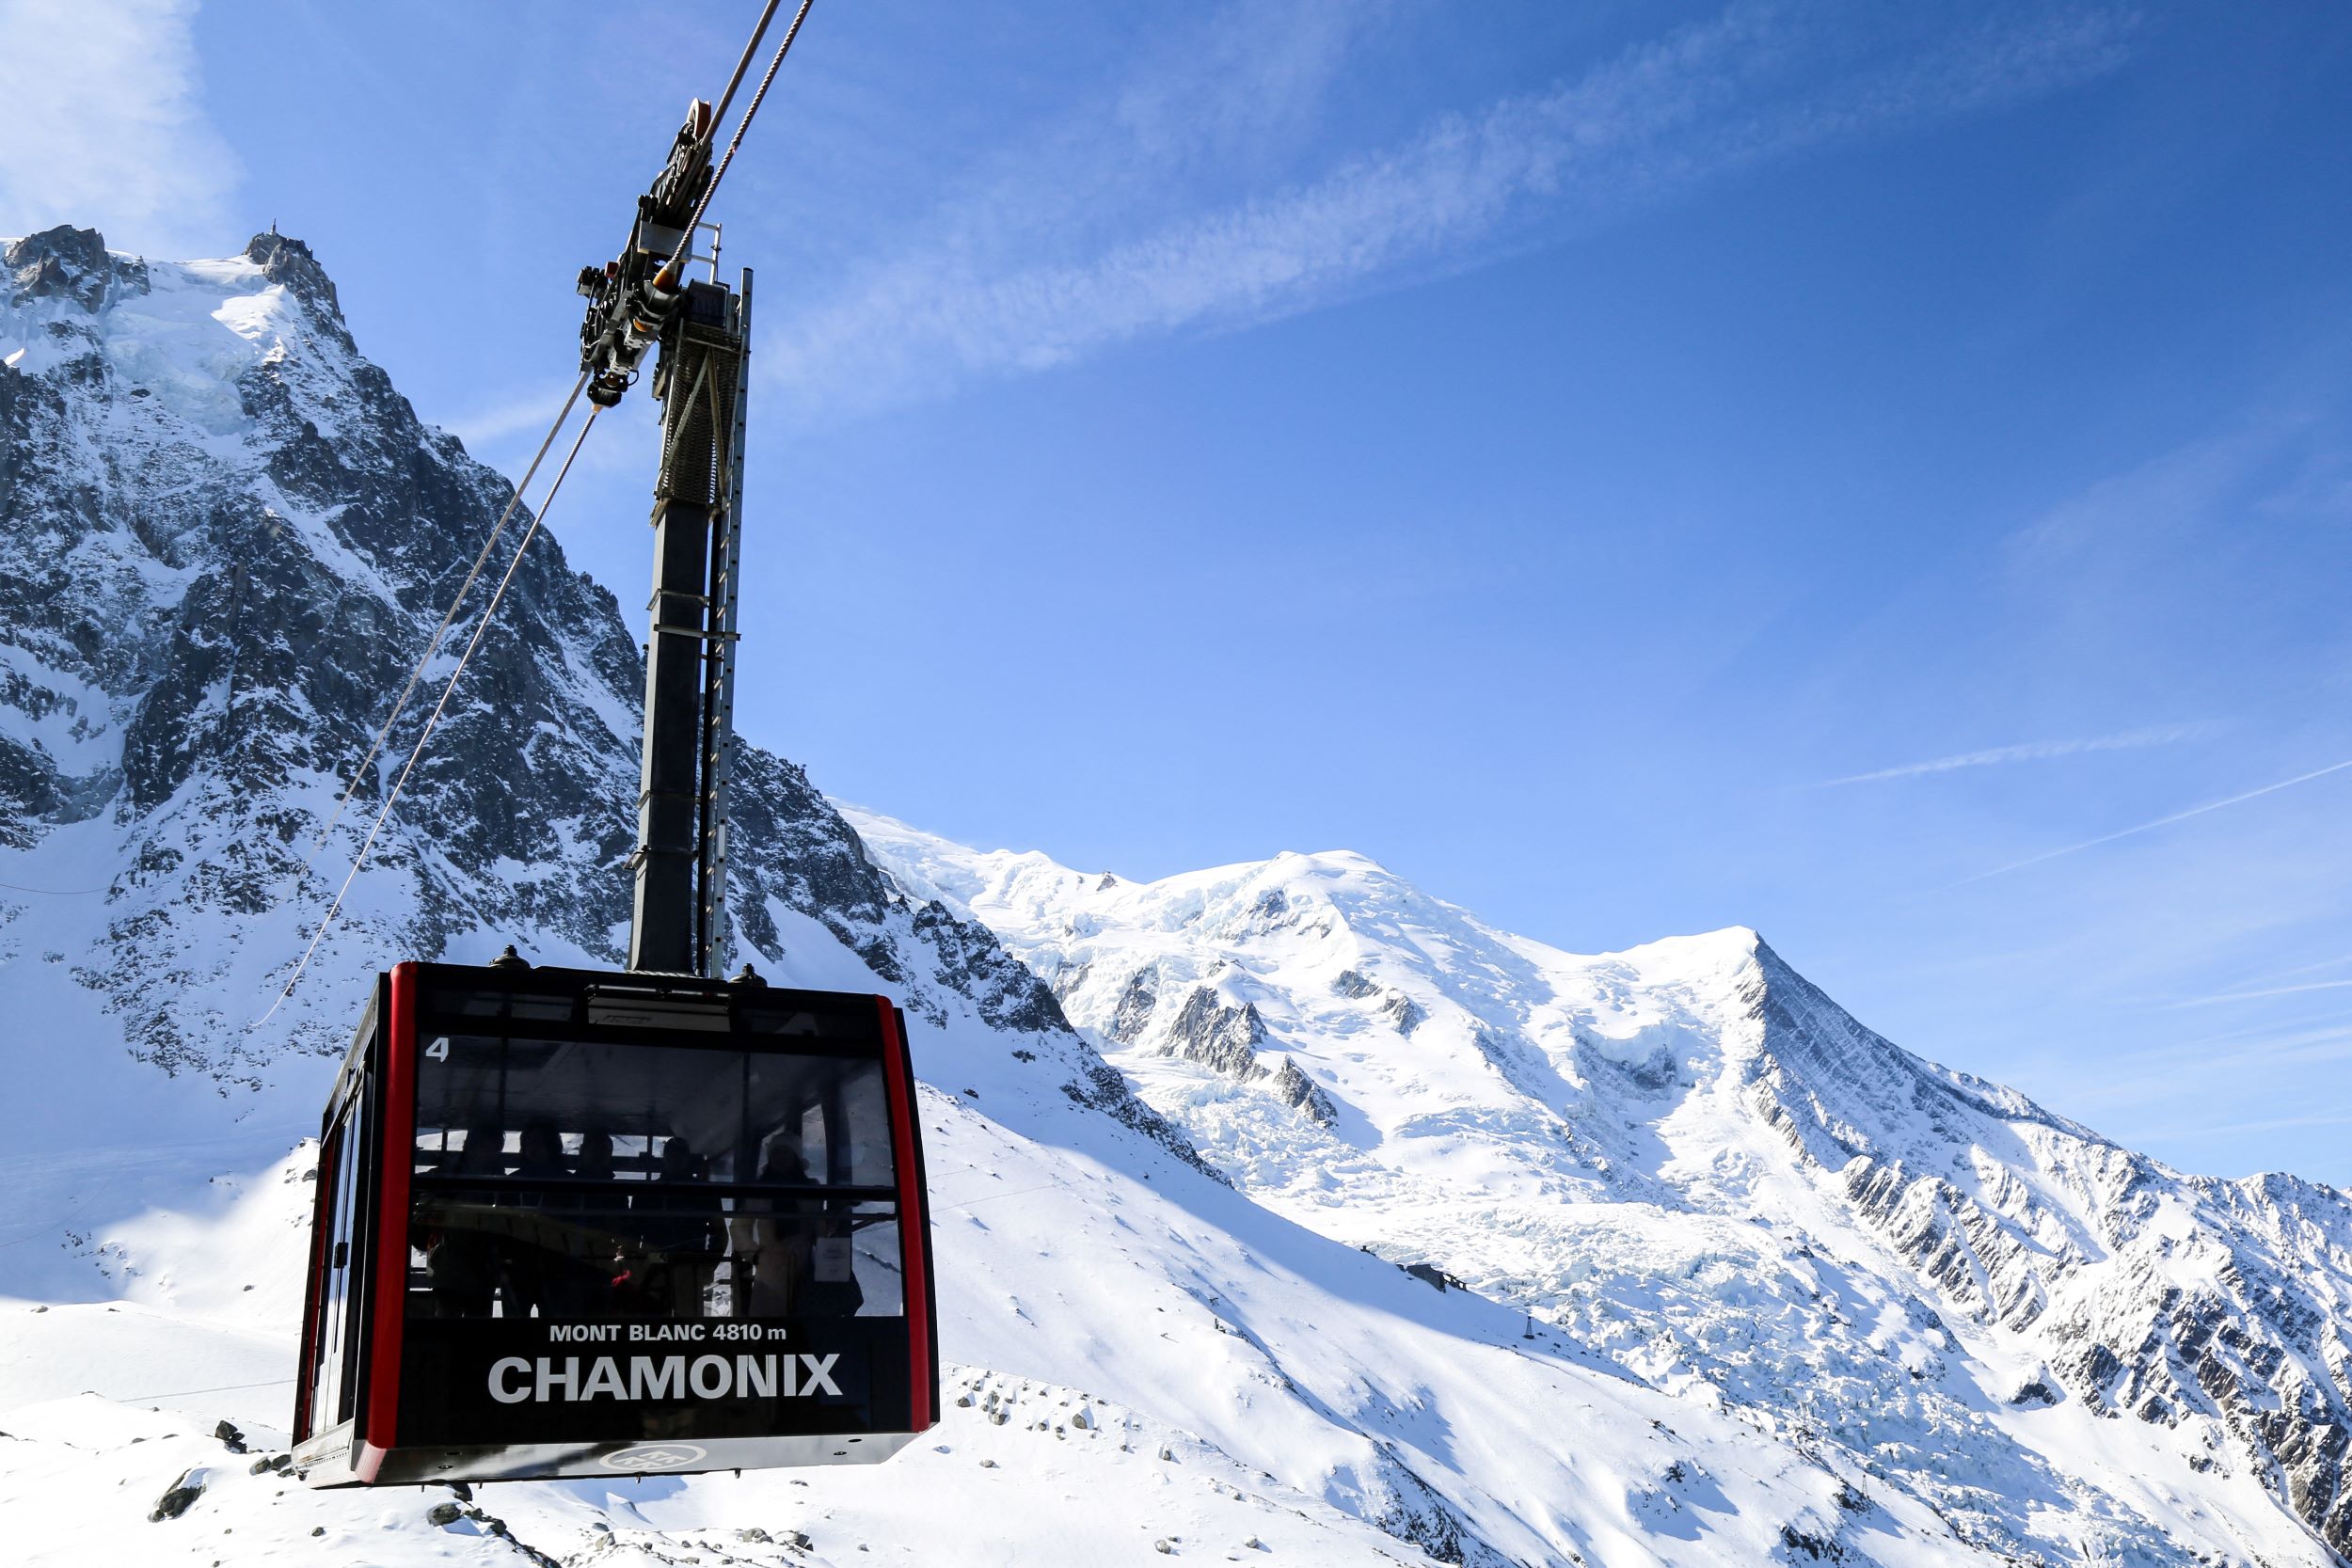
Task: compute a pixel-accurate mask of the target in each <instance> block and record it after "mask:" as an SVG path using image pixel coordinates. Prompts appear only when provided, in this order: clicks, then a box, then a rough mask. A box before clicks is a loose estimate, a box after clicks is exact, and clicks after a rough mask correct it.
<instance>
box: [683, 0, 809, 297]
mask: <svg viewBox="0 0 2352 1568" xmlns="http://www.w3.org/2000/svg"><path fill="white" fill-rule="evenodd" d="M815 3H816V0H801V8H800V9H799V10H797V11H795V12H793V13H792V25H790V26H789V27H787V28H786V29H785V30H784V41H783V42H782V43H779V44H777V45H776V54H775V57H774V58H773V59H771V60H770V61H769V62H768V71H767V74H766V75H764V76H762V77H760V79H759V86H758V87H756V88H755V89H754V90H753V92H752V101H751V102H750V103H746V104H745V105H743V119H742V120H741V121H740V122H739V124H737V126H736V127H735V135H733V136H731V137H729V138H728V140H727V150H726V151H725V152H724V153H723V154H722V155H721V156H720V159H719V166H718V167H717V168H715V169H713V170H711V173H710V183H709V184H707V185H706V186H704V187H703V196H702V199H701V200H700V201H697V202H695V203H694V215H693V216H692V217H691V218H688V219H687V220H686V228H685V230H683V235H682V237H681V238H680V239H679V241H678V243H677V253H676V254H675V255H674V256H672V257H671V258H670V260H669V261H667V262H665V263H664V264H663V266H662V268H661V272H660V276H662V277H678V276H679V275H680V274H681V272H682V271H683V270H684V268H685V265H686V253H687V252H688V251H690V250H691V249H693V248H694V230H695V229H696V228H697V227H698V226H699V225H700V224H701V223H702V220H703V214H705V213H707V212H708V211H709V210H710V198H712V197H714V196H716V195H718V194H719V182H720V181H722V180H724V179H725V178H726V177H727V166H728V165H729V164H731V163H733V162H735V150H736V149H737V148H739V147H740V146H742V145H743V133H744V132H746V131H748V130H750V129H751V128H752V117H753V116H754V115H755V114H757V113H759V103H760V100H761V99H763V98H766V97H767V96H768V86H769V84H770V83H771V82H773V81H774V80H775V79H776V71H777V69H778V68H779V67H781V66H782V65H783V64H784V57H785V55H788V54H790V53H791V52H792V40H794V39H796V38H799V37H800V36H801V24H802V23H803V22H805V21H807V20H808V8H809V7H810V6H812V5H814V4H815ZM775 9H776V6H775V5H774V4H771V5H770V6H769V8H768V10H767V12H763V13H762V14H761V16H760V19H759V26H758V27H757V28H756V29H755V30H754V31H753V33H752V41H751V43H750V44H749V45H748V46H746V48H745V49H744V51H743V59H744V62H748V61H749V60H750V58H751V52H752V50H753V49H755V48H757V47H758V46H759V36H760V34H761V33H764V32H766V31H767V30H768V17H769V15H770V14H771V13H773V12H774V10H775ZM742 79H743V64H742V63H739V64H738V65H737V66H736V68H735V81H733V82H730V83H728V84H727V91H726V100H725V101H723V102H731V101H733V99H734V97H735V88H736V86H737V84H738V83H739V82H741V80H742ZM724 113H725V109H724V107H723V106H722V107H721V109H720V110H719V111H718V113H717V114H714V115H712V117H711V124H712V126H713V127H714V128H715V127H716V126H717V125H718V122H719V116H720V115H723V114H724Z"/></svg>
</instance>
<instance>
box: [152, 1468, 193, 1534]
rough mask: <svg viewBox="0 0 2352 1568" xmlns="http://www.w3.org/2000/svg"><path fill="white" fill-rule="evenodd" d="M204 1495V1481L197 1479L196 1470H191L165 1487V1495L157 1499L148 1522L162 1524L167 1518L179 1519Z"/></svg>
mask: <svg viewBox="0 0 2352 1568" xmlns="http://www.w3.org/2000/svg"><path fill="white" fill-rule="evenodd" d="M203 1495H204V1483H203V1482H202V1481H198V1480H197V1479H196V1472H195V1471H194V1470H189V1471H187V1472H185V1473H184V1474H183V1475H182V1476H181V1477H180V1479H179V1480H178V1481H173V1482H172V1483H171V1484H170V1485H169V1486H167V1487H166V1488H164V1495H163V1496H162V1497H158V1498H156V1499H155V1506H154V1508H153V1509H152V1510H151V1511H150V1512H149V1513H148V1515H147V1522H148V1523H149V1524H161V1523H162V1522H163V1521H164V1520H166V1519H177V1518H178V1517H180V1515H182V1514H183V1513H186V1512H187V1511H188V1509H189V1507H190V1506H191V1505H193V1504H194V1503H195V1501H196V1499H197V1498H199V1497H202V1496H203Z"/></svg>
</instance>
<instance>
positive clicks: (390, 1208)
mask: <svg viewBox="0 0 2352 1568" xmlns="http://www.w3.org/2000/svg"><path fill="white" fill-rule="evenodd" d="M386 1014H387V1016H386V1018H385V1020H384V1076H383V1078H382V1080H381V1082H380V1085H379V1091H378V1092H380V1093H381V1094H382V1095H383V1096H384V1120H383V1123H382V1125H383V1128H384V1141H383V1143H382V1144H381V1146H379V1148H378V1154H379V1157H380V1159H381V1160H382V1164H381V1165H380V1166H379V1167H378V1168H377V1170H376V1171H375V1178H376V1182H377V1188H376V1191H377V1204H376V1212H375V1224H376V1235H375V1269H374V1277H373V1279H372V1280H371V1281H370V1291H371V1292H372V1293H373V1296H374V1298H375V1301H374V1307H375V1328H374V1343H373V1346H372V1348H371V1352H370V1365H369V1371H368V1406H367V1413H366V1416H365V1424H364V1426H363V1428H362V1429H361V1431H360V1433H359V1439H360V1448H359V1451H358V1454H357V1455H356V1456H355V1457H356V1461H357V1462H356V1463H355V1464H354V1465H352V1469H353V1470H354V1472H355V1473H357V1474H358V1478H359V1479H360V1480H361V1481H373V1480H374V1479H375V1473H376V1471H377V1470H378V1469H379V1468H380V1467H381V1466H382V1465H383V1463H384V1455H385V1452H386V1450H388V1449H390V1448H391V1447H392V1446H393V1443H394V1441H395V1440H396V1439H397V1437H398V1436H399V1429H400V1346H401V1336H402V1333H403V1331H404V1329H405V1319H406V1313H407V1310H408V1175H409V1169H410V1167H411V1166H412V1165H413V1164H415V1163H416V1146H417V966H416V965H415V964H413V963H403V964H394V965H393V966H392V983H391V1005H390V1006H389V1008H387V1009H386Z"/></svg>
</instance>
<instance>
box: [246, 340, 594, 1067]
mask: <svg viewBox="0 0 2352 1568" xmlns="http://www.w3.org/2000/svg"><path fill="white" fill-rule="evenodd" d="M581 379H582V380H583V381H585V379H586V378H585V377H584V376H583V377H582V378H581ZM575 390H577V388H575ZM564 412H565V413H566V414H568V413H569V412H570V405H569V404H566V405H565V408H564ZM602 412H603V410H602V409H600V408H596V407H591V408H590V409H589V410H588V418H587V420H585V421H584V422H582V423H581V425H580V434H579V436H576V437H574V438H573V441H572V450H571V451H568V452H566V453H565V454H564V466H563V467H560V468H558V469H557V470H556V471H555V481H554V483H551V484H549V485H548V493H547V494H546V495H545V496H544V497H542V498H541V499H540V501H539V510H538V511H537V512H536V513H534V514H533V515H532V519H531V526H530V527H529V528H527V529H525V530H524V531H523V537H522V543H521V544H519V545H516V546H515V558H514V559H513V560H512V561H509V562H507V563H506V573H505V575H504V576H503V577H501V578H499V585H498V587H497V588H495V589H493V590H492V591H491V593H490V602H489V603H488V604H487V605H485V606H484V607H483V610H482V619H481V620H480V621H478V622H477V623H475V625H474V628H473V636H472V637H470V638H469V639H468V640H467V641H466V651H465V652H464V653H462V654H460V655H458V656H457V668H456V669H454V670H453V671H451V672H450V675H449V682H448V684H447V685H445V686H443V687H442V688H441V700H440V701H439V702H437V703H435V704H434V705H433V712H432V714H431V715H430V716H429V717H428V718H427V719H426V720H425V721H424V730H423V732H422V733H421V734H420V735H419V736H417V743H416V745H415V746H414V747H413V748H411V749H410V751H409V752H408V760H407V762H406V763H405V764H404V765H403V766H402V768H401V769H400V777H398V778H397V779H394V780H393V781H392V787H391V789H390V791H389V793H388V794H387V795H386V796H385V797H384V809H383V810H381V811H379V812H377V813H376V814H375V825H374V826H373V827H372V828H370V829H369V830H368V836H367V837H366V839H365V840H363V841H362V842H361V843H360V845H359V852H358V854H357V855H355V856H353V857H352V861H351V870H350V872H349V873H348V874H347V875H345V876H344V878H343V885H342V887H340V888H338V889H337V890H336V892H335V901H334V902H333V903H332V904H329V905H328V906H327V909H326V915H325V917H324V918H322V919H321V920H320V921H319V928H318V929H317V930H316V931H314V932H312V933H311V935H310V945H309V946H308V947H305V948H304V949H303V950H302V958H301V960H300V961H299V962H297V963H296V964H295V965H294V973H293V974H290V975H288V976H287V977H286V984H285V987H284V989H283V990H279V991H278V999H277V1000H276V1001H275V1002H272V1003H271V1004H270V1005H269V1011H268V1012H266V1013H263V1014H262V1016H261V1017H260V1018H259V1019H257V1020H255V1021H254V1023H253V1027H254V1028H256V1029H259V1028H260V1027H261V1026H262V1024H264V1023H267V1022H269V1021H270V1020H271V1019H272V1018H273V1017H275V1016H277V1012H278V1008H279V1007H281V1006H284V1005H285V1001H286V998H288V997H289V996H292V995H293V994H294V987H295V985H296V984H298V983H299V982H300V981H301V979H302V975H303V972H304V971H305V970H307V969H309V968H310V958H311V956H312V955H314V954H315V953H317V952H318V948H319V943H320V942H323V941H325V940H326V932H327V929H328V927H331V926H333V925H334V924H335V916H336V915H337V914H338V913H340V912H342V907H343V899H344V897H345V896H346V895H348V894H349V893H350V892H351V884H352V883H353V882H354V881H356V880H358V876H359V872H360V869H361V868H362V867H364V866H365V865H366V864H367V863H368V853H369V851H370V850H372V849H373V848H374V847H375V839H376V835H377V834H378V833H380V832H383V831H384V824H385V822H386V821H388V820H389V818H390V816H391V815H392V807H393V806H395V805H397V804H399V802H400V792H401V790H402V789H403V788H404V787H405V786H406V784H407V783H408V775H409V774H410V773H412V772H414V771H415V770H416V767H417V760H418V759H419V758H420V757H421V756H423V755H424V748H425V744H426V743H427V742H428V741H430V740H431V739H432V738H433V731H434V729H435V727H436V726H437V725H438V724H439V723H440V721H441V715H442V713H443V712H444V711H445V710H446V709H447V708H448V707H449V700H450V697H451V695H452V694H453V692H455V691H456V689H457V683H458V682H459V681H460V680H461V679H463V678H464V677H465V673H466V666H467V664H468V663H469V662H470V661H471V660H472V658H473V656H474V652H475V650H476V649H478V648H480V647H481V646H482V637H483V634H484V633H485V632H486V631H488V630H489V629H490V622H491V620H492V619H493V618H494V617H495V616H496V615H497V614H498V609H499V603H500V601H501V600H502V599H504V598H505V597H506V590H507V588H508V587H509V586H510V585H512V584H513V582H514V580H515V573H516V571H517V570H518V569H519V568H520V567H521V566H522V563H523V556H524V555H525V554H526V553H527V552H528V551H529V550H530V548H531V542H532V540H533V539H535V538H537V537H538V535H539V525H540V524H542V523H544V522H546V521H547V517H548V509H549V508H551V507H552V506H554V504H555V497H556V492H557V491H559V490H561V489H563V488H564V476H565V475H566V474H569V473H570V472H571V471H572V460H573V459H574V458H576V457H578V456H579V455H580V448H581V447H582V446H583V445H585V444H586V442H587V440H588V433H589V432H590V431H592V430H594V429H596V416H597V415H598V414H600V413H602ZM558 428H561V427H560V426H559V427H558ZM521 493H522V492H521V491H519V490H517V491H516V495H517V496H520V495H521Z"/></svg>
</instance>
